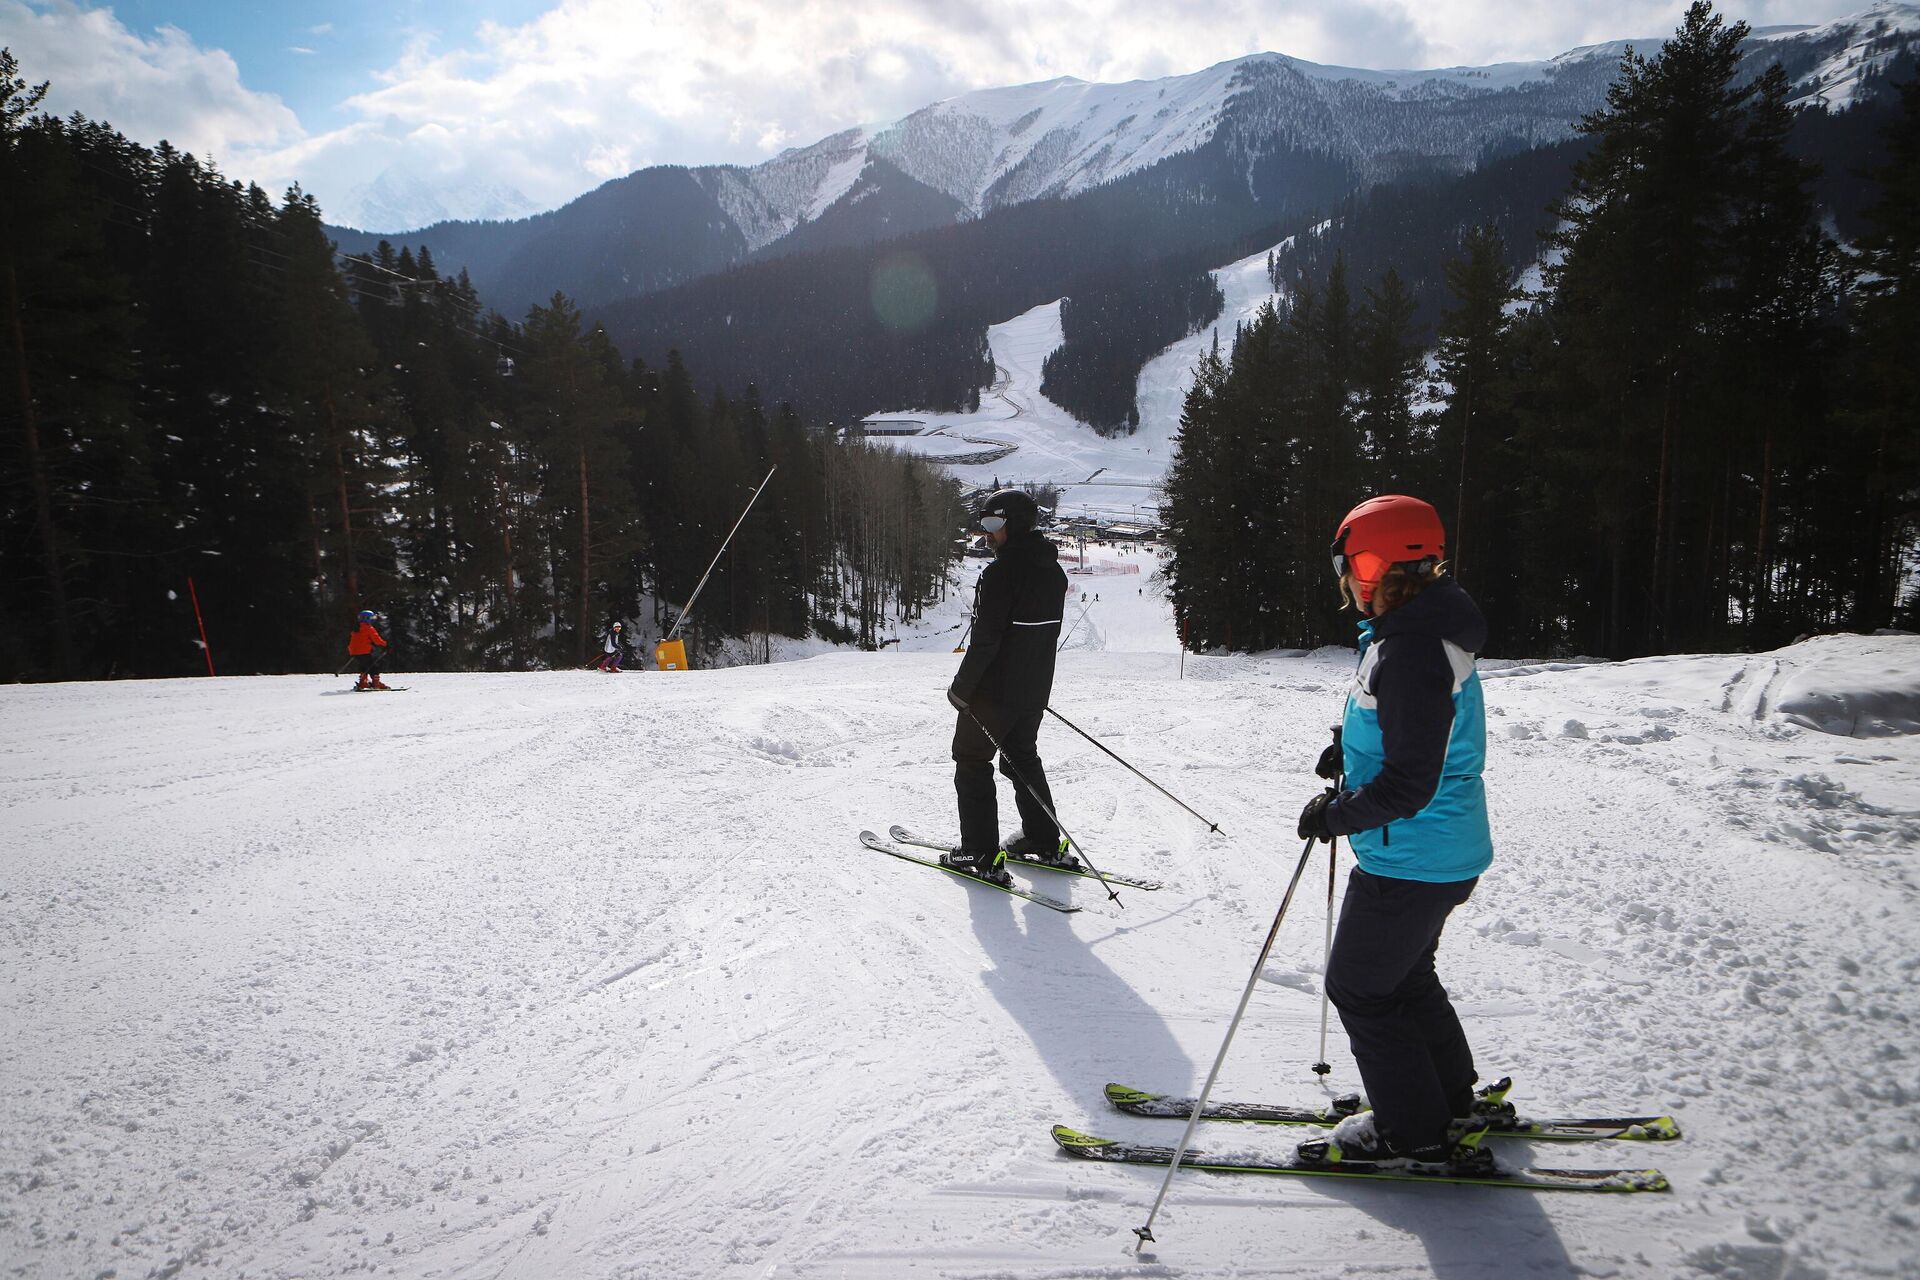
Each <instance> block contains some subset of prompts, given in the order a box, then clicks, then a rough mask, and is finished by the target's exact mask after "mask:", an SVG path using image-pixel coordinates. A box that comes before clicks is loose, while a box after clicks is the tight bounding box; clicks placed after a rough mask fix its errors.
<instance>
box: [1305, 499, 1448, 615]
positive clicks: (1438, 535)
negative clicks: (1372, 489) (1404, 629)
mask: <svg viewBox="0 0 1920 1280" xmlns="http://www.w3.org/2000/svg"><path fill="white" fill-rule="evenodd" d="M1332 550H1333V572H1334V573H1335V574H1336V575H1337V576H1339V577H1342V578H1344V577H1346V576H1347V575H1348V574H1352V575H1353V578H1354V583H1355V585H1356V586H1357V587H1358V589H1359V592H1360V599H1361V600H1362V601H1365V602H1371V601H1372V600H1373V591H1374V588H1375V587H1377V586H1379V585H1380V580H1381V579H1382V578H1384V577H1386V576H1387V570H1388V569H1391V568H1392V567H1393V566H1395V565H1404V566H1406V567H1407V568H1408V569H1409V570H1410V571H1411V572H1414V573H1431V572H1433V570H1434V567H1435V566H1436V565H1438V564H1439V563H1440V561H1441V560H1442V559H1444V558H1445V556H1446V554H1447V531H1446V530H1445V529H1444V528H1442V527H1441V524H1440V513H1439V512H1438V511H1435V510H1434V509H1433V508H1432V507H1431V506H1429V505H1428V504H1427V503H1424V502H1422V501H1420V499H1418V498H1409V497H1407V496H1406V495H1405V494H1399V493H1389V494H1384V495H1382V496H1381V497H1378V498H1368V499H1367V500H1366V501H1365V502H1363V503H1361V504H1360V505H1359V506H1357V507H1355V508H1354V509H1353V510H1351V511H1349V512H1347V514H1346V517H1345V518H1344V519H1343V520H1341V521H1340V531H1339V533H1338V534H1336V535H1335V537H1334V540H1333V548H1332Z"/></svg>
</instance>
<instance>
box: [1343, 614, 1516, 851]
mask: <svg viewBox="0 0 1920 1280" xmlns="http://www.w3.org/2000/svg"><path fill="white" fill-rule="evenodd" d="M1486 634H1487V629H1486V623H1485V621H1484V620H1483V619H1482V618H1481V616H1480V610H1479V608H1478V607H1477V606H1476V605H1475V604H1474V603H1473V599H1472V597H1470V596H1468V595H1467V593H1466V592H1465V591H1463V590H1461V589H1460V586H1459V585H1458V584H1457V583H1455V582H1453V581H1451V580H1448V579H1442V580H1441V581H1439V582H1437V583H1435V584H1434V585H1433V586H1431V587H1429V588H1427V589H1426V590H1425V591H1423V592H1421V593H1420V594H1419V595H1418V596H1416V597H1414V598H1413V599H1412V600H1410V601H1408V602H1407V603H1406V604H1404V605H1402V606H1401V607H1400V608H1398V609H1395V610H1394V611H1393V612H1391V613H1389V614H1387V615H1386V616H1385V617H1382V618H1377V619H1372V620H1369V621H1366V622H1362V623H1361V624H1360V667H1359V670H1358V672H1357V673H1356V674H1355V676H1354V682H1353V689H1352V691H1351V692H1350V693H1349V694H1348V696H1347V709H1346V715H1345V716H1344V717H1343V719H1342V722H1341V735H1340V739H1341V744H1342V748H1343V750H1342V754H1343V756H1344V759H1345V764H1346V770H1347V778H1346V782H1347V787H1348V788H1349V789H1348V790H1347V791H1345V792H1343V793H1342V794H1341V795H1340V797H1339V799H1337V800H1335V801H1334V803H1333V805H1332V806H1331V807H1330V808H1329V810H1328V815H1327V816H1328V827H1329V828H1330V829H1331V830H1332V831H1333V832H1334V833H1335V834H1338V835H1344V836H1346V837H1348V843H1349V844H1351V845H1352V846H1353V852H1354V856H1355V857H1356V858H1357V859H1358V860H1359V862H1360V866H1361V868H1362V869H1363V870H1365V871H1367V872H1368V873H1369V874H1372V875H1377V876H1388V877H1391V878H1393V879H1396V880H1426V881H1434V882H1450V881H1455V880H1470V879H1472V878H1473V877H1475V876H1477V875H1479V874H1480V873H1481V872H1483V871H1485V870H1486V869H1487V867H1488V865H1489V864H1490V863H1491V862H1492V861H1493V835H1492V831H1491V829H1490V827H1489V826H1488V822H1487V800H1486V793H1485V791H1484V789H1483V788H1482V785H1481V781H1480V775H1481V772H1482V770H1483V769H1484V768H1485V766H1486V758H1487V715H1486V703H1485V701H1484V699H1483V698H1482V695H1481V688H1480V677H1479V674H1478V673H1477V672H1475V670H1474V662H1473V659H1474V654H1475V653H1477V652H1478V651H1479V649H1480V648H1481V646H1482V645H1484V644H1485V643H1486Z"/></svg>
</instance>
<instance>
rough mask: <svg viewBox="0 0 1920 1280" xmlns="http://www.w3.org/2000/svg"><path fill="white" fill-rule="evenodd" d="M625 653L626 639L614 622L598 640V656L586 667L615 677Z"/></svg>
mask: <svg viewBox="0 0 1920 1280" xmlns="http://www.w3.org/2000/svg"><path fill="white" fill-rule="evenodd" d="M626 651H627V638H626V636H625V635H623V634H622V633H621V627H620V624H619V623H617V622H616V623H614V624H613V625H612V626H610V627H608V628H607V632H606V634H605V635H604V636H602V637H601V639H600V656H599V657H597V658H595V659H594V660H593V661H592V662H591V663H590V664H588V665H590V666H593V667H596V668H598V669H599V670H601V671H607V672H611V673H613V674H615V675H617V674H619V671H620V662H621V660H622V659H623V658H624V657H625V656H626Z"/></svg>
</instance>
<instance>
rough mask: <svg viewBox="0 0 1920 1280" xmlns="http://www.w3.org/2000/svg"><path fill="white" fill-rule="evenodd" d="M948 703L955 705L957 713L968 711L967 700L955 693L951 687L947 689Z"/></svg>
mask: <svg viewBox="0 0 1920 1280" xmlns="http://www.w3.org/2000/svg"><path fill="white" fill-rule="evenodd" d="M947 701H948V702H951V703H952V704H953V709H954V710H955V711H965V710H966V709H967V700H966V699H965V698H963V697H961V696H960V695H959V694H957V693H955V692H954V691H953V687H952V686H951V685H949V686H948V687H947Z"/></svg>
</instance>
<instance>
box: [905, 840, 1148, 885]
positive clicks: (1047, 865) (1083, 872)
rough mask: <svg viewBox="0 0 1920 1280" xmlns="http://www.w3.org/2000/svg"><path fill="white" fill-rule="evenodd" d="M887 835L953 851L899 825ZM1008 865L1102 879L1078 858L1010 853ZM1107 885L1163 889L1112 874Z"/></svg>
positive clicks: (917, 845) (927, 846)
mask: <svg viewBox="0 0 1920 1280" xmlns="http://www.w3.org/2000/svg"><path fill="white" fill-rule="evenodd" d="M887 834H888V835H890V836H892V837H893V838H894V839H895V840H896V841H898V842H899V843H901V844H910V845H913V846H914V847H915V848H919V849H938V850H939V851H940V852H942V853H951V852H952V851H953V846H952V845H951V844H942V843H941V842H940V841H938V840H929V839H927V838H926V837H925V836H920V835H915V834H914V833H913V832H911V831H909V830H907V829H906V828H905V827H902V826H899V825H897V824H896V825H895V826H893V827H890V828H889V829H888V831H887ZM1007 865H1008V866H1010V867H1032V868H1033V869H1034V870H1035V871H1054V872H1058V873H1059V874H1061V875H1063V876H1080V877H1082V878H1083V879H1087V880H1098V879H1099V878H1100V877H1099V876H1096V875H1094V874H1093V872H1091V871H1089V870H1087V869H1086V868H1085V867H1084V866H1082V865H1081V864H1080V860H1079V859H1078V858H1075V859H1074V860H1073V865H1072V866H1070V867H1063V866H1060V865H1058V864H1056V863H1052V862H1042V861H1040V859H1038V858H1022V857H1017V856H1015V855H1014V854H1011V853H1009V854H1008V855H1007ZM1107 883H1108V884H1116V885H1119V886H1120V887H1121V888H1122V889H1141V890H1144V891H1147V892H1152V891H1153V890H1155V889H1158V888H1160V887H1161V882H1160V881H1158V880H1139V879H1135V878H1134V877H1132V876H1116V875H1113V874H1111V873H1109V874H1108V875H1107Z"/></svg>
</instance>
